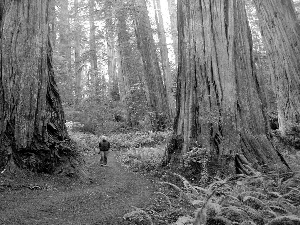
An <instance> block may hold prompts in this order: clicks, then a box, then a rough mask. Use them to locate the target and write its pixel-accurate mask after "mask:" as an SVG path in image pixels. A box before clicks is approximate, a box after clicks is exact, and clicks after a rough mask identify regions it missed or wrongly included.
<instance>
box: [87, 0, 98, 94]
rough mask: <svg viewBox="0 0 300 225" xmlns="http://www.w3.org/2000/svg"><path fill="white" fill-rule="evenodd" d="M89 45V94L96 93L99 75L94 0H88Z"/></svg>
mask: <svg viewBox="0 0 300 225" xmlns="http://www.w3.org/2000/svg"><path fill="white" fill-rule="evenodd" d="M88 4H89V24H90V30H89V34H90V36H89V46H90V64H91V68H90V71H89V82H90V83H89V85H90V89H91V90H90V92H91V96H95V95H96V89H97V87H96V85H97V82H96V80H97V79H98V77H99V74H98V73H99V71H98V59H97V45H96V26H95V0H89V3H88Z"/></svg>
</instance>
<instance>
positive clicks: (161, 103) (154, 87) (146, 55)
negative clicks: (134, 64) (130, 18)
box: [134, 0, 170, 130]
mask: <svg viewBox="0 0 300 225" xmlns="http://www.w3.org/2000/svg"><path fill="white" fill-rule="evenodd" d="M134 21H135V32H136V39H137V44H138V49H139V51H140V53H141V56H142V60H143V64H144V73H145V76H144V81H145V85H146V86H147V89H148V96H147V99H148V100H149V102H148V107H149V110H150V111H151V123H152V127H153V130H161V129H163V127H164V126H165V125H166V123H167V122H168V121H169V119H170V109H169V103H168V98H167V95H166V89H165V87H164V84H163V78H162V75H161V71H160V68H159V61H158V57H157V55H156V47H155V43H154V39H153V32H152V30H151V24H150V19H149V16H148V10H147V4H146V1H145V0H134Z"/></svg>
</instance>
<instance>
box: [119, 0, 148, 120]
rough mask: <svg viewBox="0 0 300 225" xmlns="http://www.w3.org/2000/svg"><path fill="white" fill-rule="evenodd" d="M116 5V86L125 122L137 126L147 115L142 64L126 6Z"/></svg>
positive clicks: (122, 4)
mask: <svg viewBox="0 0 300 225" xmlns="http://www.w3.org/2000/svg"><path fill="white" fill-rule="evenodd" d="M118 3H119V4H117V5H118V6H119V7H118V10H117V12H116V18H117V22H116V25H117V26H116V28H117V37H118V38H117V40H118V46H117V48H118V53H119V54H118V59H119V60H118V86H119V93H120V100H121V102H122V104H123V106H124V108H125V112H126V113H125V114H126V116H125V117H126V122H127V124H128V125H129V126H134V125H136V124H137V122H138V120H143V118H144V117H145V116H146V115H147V112H148V107H147V101H146V99H145V98H146V97H145V92H146V91H145V90H144V89H145V88H146V87H145V86H144V83H143V78H142V76H143V72H144V69H143V62H142V60H141V55H140V54H139V51H138V49H137V46H136V39H135V34H134V32H133V29H132V28H131V27H130V24H132V22H133V21H132V19H131V17H130V11H129V10H128V8H129V7H128V4H126V3H124V2H122V1H120V2H118Z"/></svg>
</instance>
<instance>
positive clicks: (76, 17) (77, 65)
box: [74, 0, 82, 104]
mask: <svg viewBox="0 0 300 225" xmlns="http://www.w3.org/2000/svg"><path fill="white" fill-rule="evenodd" d="M79 18H80V17H79V2H78V0H74V23H75V26H74V27H75V30H74V34H75V37H74V39H75V43H74V52H75V54H74V55H75V71H74V74H75V104H79V103H80V101H81V99H82V88H81V81H82V77H81V76H82V67H81V62H80V61H81V57H80V56H81V46H80V41H81V24H80V21H79Z"/></svg>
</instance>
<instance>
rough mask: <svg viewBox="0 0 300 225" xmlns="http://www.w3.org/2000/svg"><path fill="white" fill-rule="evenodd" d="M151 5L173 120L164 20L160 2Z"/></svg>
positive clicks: (171, 86)
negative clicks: (153, 11)
mask: <svg viewBox="0 0 300 225" xmlns="http://www.w3.org/2000/svg"><path fill="white" fill-rule="evenodd" d="M153 5H154V10H155V21H156V26H157V30H158V38H159V50H160V55H161V65H162V72H163V75H164V84H165V87H166V92H167V97H168V103H169V109H170V114H171V117H172V119H173V118H174V116H175V97H174V93H173V82H174V79H173V76H172V73H171V67H170V62H169V54H168V46H167V37H166V34H165V27H164V20H163V15H162V12H161V5H160V0H153Z"/></svg>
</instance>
